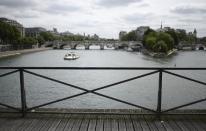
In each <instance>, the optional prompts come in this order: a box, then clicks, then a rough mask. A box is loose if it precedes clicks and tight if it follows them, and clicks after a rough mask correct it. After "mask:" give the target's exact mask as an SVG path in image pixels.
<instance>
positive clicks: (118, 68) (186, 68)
mask: <svg viewBox="0 0 206 131" xmlns="http://www.w3.org/2000/svg"><path fill="white" fill-rule="evenodd" d="M0 69H39V70H44V69H57V70H62V69H63V70H64V69H68V70H160V69H162V70H206V67H26V66H18V67H9V66H0Z"/></svg>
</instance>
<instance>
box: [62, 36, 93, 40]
mask: <svg viewBox="0 0 206 131" xmlns="http://www.w3.org/2000/svg"><path fill="white" fill-rule="evenodd" d="M61 39H62V40H63V41H83V40H89V37H85V38H84V36H82V35H71V36H62V38H61Z"/></svg>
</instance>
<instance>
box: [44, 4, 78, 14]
mask: <svg viewBox="0 0 206 131" xmlns="http://www.w3.org/2000/svg"><path fill="white" fill-rule="evenodd" d="M80 10H81V7H79V6H76V5H63V4H52V5H50V6H49V7H48V8H47V9H46V10H44V11H45V12H47V13H51V14H54V13H56V14H65V13H70V12H76V11H80Z"/></svg>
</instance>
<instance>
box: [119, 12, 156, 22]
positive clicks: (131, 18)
mask: <svg viewBox="0 0 206 131" xmlns="http://www.w3.org/2000/svg"><path fill="white" fill-rule="evenodd" d="M152 17H153V14H152V13H145V14H140V13H134V14H129V15H126V16H124V17H123V19H124V20H126V21H127V22H129V23H133V24H136V23H143V22H147V21H150V19H152Z"/></svg>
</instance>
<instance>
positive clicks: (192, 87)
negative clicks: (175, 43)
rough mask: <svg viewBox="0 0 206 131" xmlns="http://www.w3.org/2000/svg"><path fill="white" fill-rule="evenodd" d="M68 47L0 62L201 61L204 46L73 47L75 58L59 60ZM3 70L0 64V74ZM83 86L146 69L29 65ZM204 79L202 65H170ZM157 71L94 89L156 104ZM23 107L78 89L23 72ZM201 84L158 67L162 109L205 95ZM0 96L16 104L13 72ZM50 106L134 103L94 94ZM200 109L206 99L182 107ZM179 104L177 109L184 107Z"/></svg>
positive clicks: (2, 82) (205, 57)
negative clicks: (164, 53)
mask: <svg viewBox="0 0 206 131" xmlns="http://www.w3.org/2000/svg"><path fill="white" fill-rule="evenodd" d="M67 52H68V50H48V51H43V52H36V53H30V54H24V55H19V56H13V57H9V58H4V59H0V66H11V67H12V66H36V67H38V66H40V67H45V66H49V67H175V66H176V67H206V51H180V52H177V53H176V54H174V55H172V56H170V57H168V58H161V59H155V58H152V57H149V56H145V55H143V54H141V53H139V52H127V51H121V50H96V49H92V50H74V51H73V52H75V53H77V54H78V55H80V58H79V59H77V60H73V61H68V60H64V59H63V57H64V55H65V54H66V53H67ZM8 71H9V70H0V74H3V73H5V72H8ZM30 71H33V72H36V73H39V74H41V75H45V76H48V77H51V78H54V79H58V80H61V81H64V82H67V83H69V84H73V85H76V86H79V87H82V88H85V89H95V88H98V87H102V86H105V85H108V84H112V83H115V82H118V81H121V80H125V79H128V78H132V77H135V76H138V75H141V74H144V73H148V72H151V71H111V70H110V71H105V70H104V71H102V70H101V71H96V70H92V71H91V70H90V71H84V70H81V71H79V70H72V71H69V70H68V71H65V70H58V71H56V70H30ZM172 72H175V73H178V74H181V75H185V76H187V77H191V78H194V79H198V80H200V81H204V82H206V71H172ZM158 76H159V75H158V74H153V75H150V76H147V77H144V78H140V79H137V80H133V81H130V82H128V83H123V84H120V85H116V86H113V87H110V88H106V89H103V90H99V91H98V93H101V94H104V95H108V96H112V97H115V98H118V99H121V100H124V101H128V102H131V103H134V104H137V105H141V106H144V107H147V108H151V109H156V105H157V92H158ZM25 88H26V97H27V105H28V107H33V106H36V105H40V104H43V103H46V102H50V101H52V100H56V99H60V98H64V97H67V96H71V95H75V94H78V93H81V92H83V91H81V90H77V89H74V88H71V87H69V86H65V85H62V84H58V83H55V82H52V81H49V80H45V79H43V78H39V77H37V76H33V75H31V74H28V73H25ZM205 94H206V86H203V85H200V84H196V83H194V82H190V81H188V80H184V79H181V78H177V77H174V76H171V75H168V74H166V73H163V96H162V103H163V105H162V107H163V109H168V108H172V107H175V106H179V105H181V104H186V103H189V102H192V101H195V100H199V99H203V98H205V97H206V95H205ZM0 102H1V103H5V104H9V105H12V106H16V107H18V106H20V87H19V73H15V74H12V75H9V76H6V77H2V78H0ZM47 107H50V108H98V109H102V108H109V109H110V108H113V109H115V108H122V109H125V108H129V109H130V108H131V109H133V108H135V107H132V106H128V105H125V104H122V103H119V102H115V101H113V100H109V99H107V98H104V97H101V96H97V95H94V94H85V95H82V96H79V97H77V98H72V99H70V100H66V101H62V102H60V103H56V104H52V105H49V106H46V108H47ZM185 108H190V109H191V108H192V109H200V108H201V109H203V108H204V109H206V103H205V102H203V103H201V104H196V105H193V106H189V107H185ZM185 108H183V109H185Z"/></svg>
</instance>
